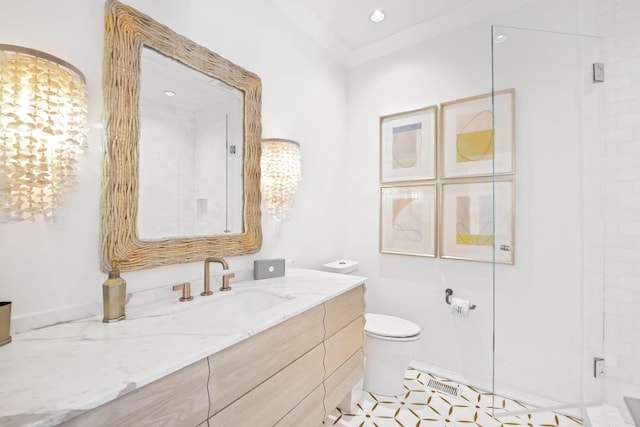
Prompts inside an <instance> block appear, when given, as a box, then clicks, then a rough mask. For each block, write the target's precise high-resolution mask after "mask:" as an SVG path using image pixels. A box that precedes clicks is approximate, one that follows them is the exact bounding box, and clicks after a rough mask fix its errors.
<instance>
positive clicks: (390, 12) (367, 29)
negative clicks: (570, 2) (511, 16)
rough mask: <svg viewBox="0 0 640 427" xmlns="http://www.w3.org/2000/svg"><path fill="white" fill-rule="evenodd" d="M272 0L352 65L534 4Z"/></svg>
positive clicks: (510, 0)
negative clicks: (380, 13) (381, 14)
mask: <svg viewBox="0 0 640 427" xmlns="http://www.w3.org/2000/svg"><path fill="white" fill-rule="evenodd" d="M272 1H273V2H274V3H275V4H276V5H277V6H278V7H279V8H280V9H281V10H282V11H283V12H284V13H285V14H286V15H287V16H289V18H290V19H291V20H293V21H294V22H295V23H296V24H298V25H299V26H300V27H301V28H302V29H303V30H304V31H305V32H307V33H308V34H309V35H310V36H311V37H312V38H313V39H314V40H316V42H318V43H319V44H321V45H323V46H324V47H325V48H326V49H327V50H328V51H329V53H330V54H331V55H332V56H333V57H334V58H335V59H337V60H338V61H339V62H341V63H344V64H345V65H347V66H355V65H358V64H360V63H364V62H366V61H368V60H371V59H374V58H376V57H380V56H383V55H385V54H389V53H391V52H393V51H394V50H398V49H402V48H405V47H408V46H410V45H412V44H415V43H417V42H420V41H422V40H425V39H427V38H429V37H433V36H436V35H438V34H442V33H444V32H447V31H452V30H455V29H456V28H460V27H462V26H464V25H469V24H470V23H473V22H478V21H480V20H483V19H487V18H490V17H494V16H495V15H496V14H500V13H504V12H507V11H509V10H513V9H516V8H519V7H521V6H523V5H524V4H526V3H529V2H533V1H535V0H272ZM375 9H382V10H384V11H385V13H386V19H385V20H384V21H383V22H381V23H373V22H371V21H370V20H369V15H370V14H371V12H372V11H373V10H375ZM494 23H496V24H500V23H499V22H494Z"/></svg>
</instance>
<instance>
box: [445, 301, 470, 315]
mask: <svg viewBox="0 0 640 427" xmlns="http://www.w3.org/2000/svg"><path fill="white" fill-rule="evenodd" d="M450 302H451V313H453V314H455V315H457V316H462V317H469V309H470V306H471V303H470V302H469V300H466V299H461V298H455V297H453V298H451V299H450Z"/></svg>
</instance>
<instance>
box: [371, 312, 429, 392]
mask: <svg viewBox="0 0 640 427" xmlns="http://www.w3.org/2000/svg"><path fill="white" fill-rule="evenodd" d="M365 320H366V321H365V326H364V331H365V339H364V352H365V367H364V386H363V388H364V390H366V391H368V392H370V393H374V394H379V395H382V396H398V395H400V394H402V393H403V392H404V381H403V380H404V374H405V371H406V370H407V368H408V367H409V362H410V361H411V358H412V357H413V354H414V352H415V350H416V348H417V346H418V343H419V340H420V327H419V326H418V325H416V324H415V323H413V322H410V321H408V320H405V319H401V318H399V317H394V316H387V315H384V314H376V313H366V314H365Z"/></svg>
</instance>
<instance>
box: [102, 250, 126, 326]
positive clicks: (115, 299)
mask: <svg viewBox="0 0 640 427" xmlns="http://www.w3.org/2000/svg"><path fill="white" fill-rule="evenodd" d="M126 296H127V282H125V280H124V279H123V278H121V277H120V270H118V261H111V271H110V272H109V278H108V279H107V280H105V281H104V283H103V284H102V303H103V306H104V318H103V319H102V321H103V322H105V323H111V322H117V321H119V320H122V319H124V317H125V316H124V303H125V298H126Z"/></svg>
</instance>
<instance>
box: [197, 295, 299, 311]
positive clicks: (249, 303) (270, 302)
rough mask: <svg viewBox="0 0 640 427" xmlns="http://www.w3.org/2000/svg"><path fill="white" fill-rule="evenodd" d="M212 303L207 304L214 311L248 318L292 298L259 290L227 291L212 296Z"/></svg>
mask: <svg viewBox="0 0 640 427" xmlns="http://www.w3.org/2000/svg"><path fill="white" fill-rule="evenodd" d="M213 297H214V298H215V297H217V298H216V300H215V301H214V302H212V303H211V304H208V305H209V306H212V308H214V309H215V310H223V311H224V312H228V313H229V314H230V315H232V316H248V315H251V314H255V313H259V312H261V311H264V310H267V309H270V308H273V307H275V306H277V305H280V304H283V303H285V302H287V301H291V299H292V298H289V297H285V296H281V295H275V294H272V293H269V292H264V291H261V290H259V289H252V290H242V291H229V292H228V293H224V294H214V295H213Z"/></svg>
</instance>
